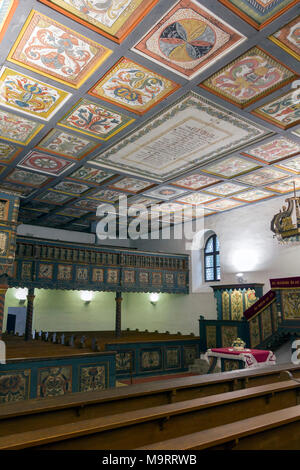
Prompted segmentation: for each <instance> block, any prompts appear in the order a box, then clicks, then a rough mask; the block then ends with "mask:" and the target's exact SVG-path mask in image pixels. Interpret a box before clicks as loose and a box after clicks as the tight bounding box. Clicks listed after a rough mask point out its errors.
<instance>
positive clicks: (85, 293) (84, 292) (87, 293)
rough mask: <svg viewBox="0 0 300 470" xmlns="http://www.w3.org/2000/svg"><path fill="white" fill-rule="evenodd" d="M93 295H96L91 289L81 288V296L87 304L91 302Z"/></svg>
mask: <svg viewBox="0 0 300 470" xmlns="http://www.w3.org/2000/svg"><path fill="white" fill-rule="evenodd" d="M93 297H94V293H93V292H92V291H90V290H81V291H80V298H81V300H83V301H84V302H85V303H86V304H89V303H90V301H91V300H92V298H93Z"/></svg>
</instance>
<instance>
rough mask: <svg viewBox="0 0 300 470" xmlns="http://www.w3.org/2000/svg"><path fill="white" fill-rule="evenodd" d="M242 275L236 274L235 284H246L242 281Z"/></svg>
mask: <svg viewBox="0 0 300 470" xmlns="http://www.w3.org/2000/svg"><path fill="white" fill-rule="evenodd" d="M243 276H244V274H243V273H237V274H236V279H237V282H238V283H239V284H243V283H244V282H246V280H245V279H244V277H243Z"/></svg>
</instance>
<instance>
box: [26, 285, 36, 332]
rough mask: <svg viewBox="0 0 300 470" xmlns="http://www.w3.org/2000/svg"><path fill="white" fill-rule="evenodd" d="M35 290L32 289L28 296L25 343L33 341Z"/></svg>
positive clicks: (29, 290)
mask: <svg viewBox="0 0 300 470" xmlns="http://www.w3.org/2000/svg"><path fill="white" fill-rule="evenodd" d="M34 297H35V295H34V288H33V287H30V288H29V289H28V294H27V311H26V326H25V341H28V340H29V339H32V316H33V301H34Z"/></svg>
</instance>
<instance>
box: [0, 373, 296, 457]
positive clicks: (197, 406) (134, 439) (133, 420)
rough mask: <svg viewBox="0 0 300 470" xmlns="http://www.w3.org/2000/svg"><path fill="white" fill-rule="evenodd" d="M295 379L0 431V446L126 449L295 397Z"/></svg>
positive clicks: (293, 401)
mask: <svg viewBox="0 0 300 470" xmlns="http://www.w3.org/2000/svg"><path fill="white" fill-rule="evenodd" d="M299 392H300V384H297V383H295V382H293V381H291V380H289V381H285V382H280V383H277V384H268V385H263V386H259V387H252V388H250V389H244V390H237V391H235V392H227V393H222V394H218V395H214V396H207V397H203V398H197V399H194V400H187V401H182V402H178V403H171V404H169V405H164V406H157V407H149V408H146V409H140V410H135V411H128V412H124V413H121V414H113V415H109V416H102V417H98V418H90V419H87V420H82V421H77V422H70V423H66V424H61V425H56V426H51V427H46V428H45V427H43V428H40V429H36V430H31V431H27V432H19V433H17V434H12V435H7V436H2V437H1V438H0V450H16V449H24V448H38V449H66V450H69V449H73V450H74V449H98V450H99V449H132V448H134V447H136V446H139V445H144V444H149V443H151V442H152V443H153V442H156V441H158V440H162V439H164V440H167V439H170V438H174V437H177V436H182V435H183V434H186V432H187V431H188V430H189V431H192V432H196V431H199V430H201V429H209V428H210V427H211V426H216V425H221V424H223V423H231V422H233V421H235V420H237V419H242V418H245V419H246V418H248V417H251V416H256V415H258V414H263V413H265V412H266V411H274V410H278V409H281V408H284V407H289V406H290V407H293V406H295V405H296V404H298V403H299V401H300V393H299Z"/></svg>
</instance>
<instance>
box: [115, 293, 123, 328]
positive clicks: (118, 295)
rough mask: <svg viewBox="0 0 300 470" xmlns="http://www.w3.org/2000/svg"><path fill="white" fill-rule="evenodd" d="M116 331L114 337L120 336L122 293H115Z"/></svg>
mask: <svg viewBox="0 0 300 470" xmlns="http://www.w3.org/2000/svg"><path fill="white" fill-rule="evenodd" d="M115 300H116V329H115V336H117V337H120V336H121V318H122V300H123V298H122V292H120V291H117V292H116V299H115Z"/></svg>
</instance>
